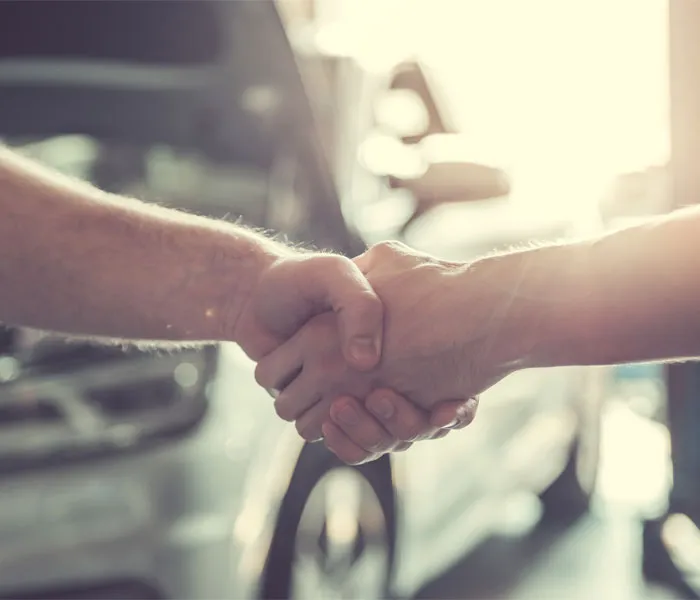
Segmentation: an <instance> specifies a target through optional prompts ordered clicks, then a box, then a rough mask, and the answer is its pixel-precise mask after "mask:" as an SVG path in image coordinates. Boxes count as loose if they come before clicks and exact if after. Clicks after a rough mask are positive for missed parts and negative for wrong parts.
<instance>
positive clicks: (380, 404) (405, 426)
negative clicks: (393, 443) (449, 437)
mask: <svg viewBox="0 0 700 600" xmlns="http://www.w3.org/2000/svg"><path fill="white" fill-rule="evenodd" d="M365 406H366V407H367V410H368V411H369V412H370V413H371V414H372V415H374V416H375V417H376V418H377V419H378V420H379V422H380V423H381V424H382V426H383V427H384V428H385V429H386V430H387V431H388V432H389V433H390V434H391V435H392V436H394V437H395V438H397V439H399V440H401V441H404V442H414V441H417V440H420V439H423V438H426V437H430V436H432V435H433V434H434V433H435V430H436V428H435V426H434V425H432V424H431V423H430V419H429V415H428V413H427V412H426V411H424V410H423V409H421V408H419V407H417V406H416V405H414V404H413V403H411V402H410V401H409V400H407V399H406V398H404V397H403V396H400V395H399V394H397V393H396V392H394V391H392V390H385V389H381V390H375V391H374V392H372V393H371V394H370V395H369V396H368V397H367V400H366V401H365Z"/></svg>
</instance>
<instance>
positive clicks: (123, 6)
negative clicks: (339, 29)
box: [0, 0, 312, 163]
mask: <svg viewBox="0 0 700 600" xmlns="http://www.w3.org/2000/svg"><path fill="white" fill-rule="evenodd" d="M311 121H312V117H311V115H310V112H309V104H308V100H307V97H306V94H305V90H304V86H303V83H302V81H301V78H300V75H299V71H298V69H297V65H296V61H295V57H294V54H293V52H292V50H291V48H290V45H289V43H288V40H287V37H286V34H285V31H284V27H283V26H282V22H281V20H280V17H279V14H278V12H277V9H276V6H275V4H274V3H273V2H221V1H217V0H214V1H209V0H199V1H197V2H180V1H177V2H175V1H167V0H165V1H163V0H161V1H159V2H125V1H118V0H101V1H100V2H84V1H74V0H64V1H62V2H55V1H50V0H49V1H32V2H2V3H0V132H2V135H3V136H37V137H40V136H41V137H44V136H50V135H61V134H66V133H71V134H73V133H79V134H85V135H92V136H95V137H100V138H103V139H121V140H125V141H134V142H141V143H158V142H162V143H167V144H172V145H175V146H185V147H191V146H195V147H198V148H202V149H205V150H208V151H210V152H212V153H218V154H223V155H225V156H226V157H227V158H233V159H235V160H238V161H239V162H241V161H243V162H247V161H251V162H254V163H265V162H266V161H268V160H269V157H270V154H271V153H272V152H273V151H274V150H275V147H276V145H277V143H278V141H279V137H280V134H281V133H283V134H284V135H285V136H287V137H288V136H290V135H294V132H298V131H300V130H302V129H303V127H304V125H306V126H307V127H311V126H312V123H311Z"/></svg>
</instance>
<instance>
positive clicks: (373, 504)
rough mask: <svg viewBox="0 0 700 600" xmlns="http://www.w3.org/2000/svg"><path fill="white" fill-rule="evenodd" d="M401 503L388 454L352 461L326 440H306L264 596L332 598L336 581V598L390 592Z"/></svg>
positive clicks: (287, 497) (274, 540)
mask: <svg viewBox="0 0 700 600" xmlns="http://www.w3.org/2000/svg"><path fill="white" fill-rule="evenodd" d="M358 491H359V492H360V493H359V494H358V493H357V492H358ZM338 494H340V496H339V495H338ZM352 497H354V498H355V500H354V501H352V500H348V499H349V498H352ZM358 498H359V500H360V501H359V503H358V502H357V499H358ZM343 505H344V506H343ZM394 506H395V503H394V489H393V483H392V477H391V466H390V462H389V459H388V457H384V458H382V459H380V460H378V461H375V462H373V463H369V464H367V465H362V466H359V467H348V466H347V465H345V464H343V463H342V462H340V461H339V460H338V459H337V458H336V457H335V456H334V455H332V454H331V453H330V452H328V451H327V450H326V449H325V448H324V447H323V446H321V445H306V446H305V447H304V449H303V451H302V453H301V456H300V459H299V461H298V463H297V466H296V468H295V471H294V474H293V476H292V480H291V482H290V485H289V488H288V490H287V493H286V495H285V497H284V500H283V502H282V505H281V507H280V511H279V514H278V518H277V523H276V525H275V530H274V534H273V538H272V542H271V544H270V548H269V552H268V556H267V560H266V563H265V568H264V573H263V577H262V584H261V588H260V594H259V597H260V598H264V599H274V600H279V599H292V598H299V599H301V598H308V597H311V596H310V595H309V594H313V596H316V597H326V596H325V593H326V590H324V586H328V589H329V590H332V597H334V598H363V600H371V599H373V598H377V599H380V598H388V597H389V587H390V585H389V583H390V579H391V572H392V568H393V563H394V552H395V537H396V536H395V533H396V519H395V510H394ZM358 508H359V510H358ZM334 511H335V512H336V513H337V514H335V515H333V514H331V513H333V512H334ZM337 511H340V512H337ZM338 518H339V519H340V523H338ZM333 521H336V524H335V525H333V523H332V522H333ZM338 525H339V526H340V530H341V531H339V532H337V531H336V533H333V532H332V530H333V529H334V528H335V529H338ZM353 532H354V539H353V540H351V541H349V539H348V535H349V536H350V537H352V535H353ZM338 537H340V538H344V537H345V539H341V542H340V543H337V542H336V541H334V538H336V540H337V538H338ZM362 568H365V569H369V571H370V572H368V571H367V570H365V571H364V572H362V571H361V570H362ZM354 570H355V571H356V572H355V571H354ZM358 570H359V571H358ZM300 580H301V581H300ZM307 580H311V581H307ZM319 588H320V589H319Z"/></svg>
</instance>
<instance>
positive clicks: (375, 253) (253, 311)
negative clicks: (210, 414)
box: [232, 242, 527, 464]
mask: <svg viewBox="0 0 700 600" xmlns="http://www.w3.org/2000/svg"><path fill="white" fill-rule="evenodd" d="M509 269H510V267H509V266H508V261H507V260H505V261H501V260H498V259H494V258H486V259H483V260H481V261H476V262H474V263H471V264H467V263H457V262H446V261H442V260H438V259H436V258H434V257H431V256H429V255H426V254H421V253H418V252H415V251H413V250H411V249H410V248H408V247H407V246H405V245H403V244H400V243H396V242H384V243H381V244H378V245H376V246H373V247H372V248H371V249H370V250H368V251H367V252H365V253H364V254H362V255H360V256H358V257H357V258H355V259H354V260H353V261H351V260H348V259H346V258H344V257H340V256H333V255H323V254H293V255H287V256H278V257H276V258H275V259H271V260H270V262H269V264H267V265H266V266H265V267H264V268H263V269H262V271H261V273H260V276H259V277H258V279H257V282H256V284H255V285H254V287H253V289H252V290H251V292H250V294H248V297H247V300H246V304H245V306H244V307H243V309H242V310H241V311H240V313H239V314H238V316H237V319H236V323H235V327H234V332H233V336H232V337H233V339H234V340H235V341H237V342H238V343H239V344H240V345H241V346H242V348H243V350H244V351H245V352H246V353H247V354H248V355H249V356H250V357H251V358H252V359H253V360H255V361H256V362H257V363H258V364H257V368H256V380H257V381H258V383H259V384H260V385H262V386H263V387H265V388H267V389H268V390H269V391H270V392H271V393H272V395H273V396H274V397H275V409H276V411H277V414H278V415H279V416H280V417H281V418H283V419H285V420H287V421H294V422H295V423H296V428H297V431H298V432H299V434H300V435H301V436H302V437H303V438H304V439H306V440H308V441H318V440H321V439H322V440H323V441H324V443H325V444H326V446H327V447H328V448H329V449H330V450H331V451H332V452H334V453H335V454H336V455H337V456H338V457H339V458H340V459H341V460H343V461H345V462H347V463H351V464H359V463H362V462H367V461H371V460H374V459H376V458H378V457H379V456H381V455H382V454H384V453H386V452H390V451H399V450H405V449H406V448H408V447H409V446H410V445H411V443H412V442H415V441H418V440H424V439H436V438H440V437H443V436H444V435H446V434H447V433H448V432H449V430H450V429H454V428H460V427H464V426H466V425H467V424H469V423H470V422H471V421H472V419H473V418H474V414H475V411H476V408H477V403H478V401H477V395H478V394H479V393H480V392H481V391H483V390H485V389H486V388H488V387H490V386H491V385H493V384H494V383H496V382H497V381H499V380H500V379H502V378H503V377H505V376H506V375H508V374H509V373H511V372H512V371H514V370H515V369H516V368H522V366H523V365H522V361H521V356H522V351H523V349H524V347H523V348H521V347H518V346H520V344H518V343H516V342H514V341H513V340H518V339H521V340H524V339H525V338H526V336H524V335H521V334H523V333H524V332H523V331H522V325H521V324H525V325H527V320H525V321H523V320H522V315H515V316H517V317H519V321H520V324H519V323H516V322H514V321H515V320H514V319H512V318H511V317H512V316H514V315H513V311H512V310H511V308H512V300H513V297H512V294H510V293H504V289H503V288H502V287H499V286H496V285H494V283H495V282H498V281H499V280H502V276H503V275H506V274H507V271H508V270H509Z"/></svg>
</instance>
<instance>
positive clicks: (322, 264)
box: [309, 254, 354, 271]
mask: <svg viewBox="0 0 700 600" xmlns="http://www.w3.org/2000/svg"><path fill="white" fill-rule="evenodd" d="M309 264H311V265H313V266H314V268H323V269H328V270H331V271H347V270H348V269H354V265H353V262H352V261H351V260H350V259H349V258H346V257H345V256H341V255H339V254H319V255H318V256H314V257H312V258H310V259H309Z"/></svg>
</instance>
